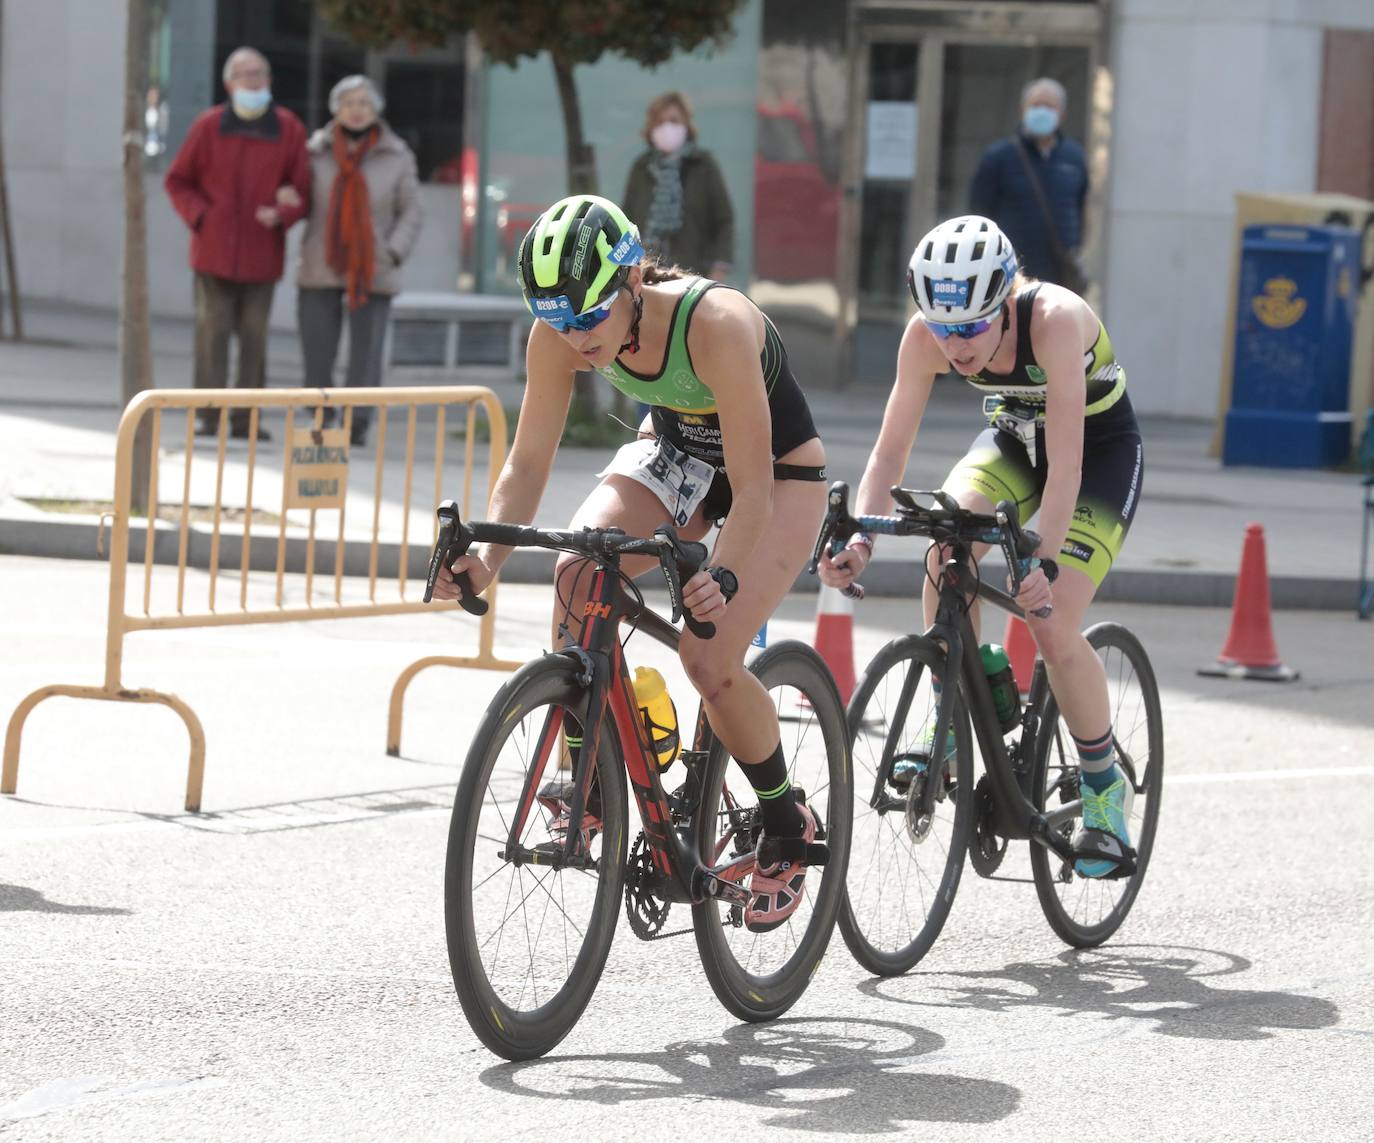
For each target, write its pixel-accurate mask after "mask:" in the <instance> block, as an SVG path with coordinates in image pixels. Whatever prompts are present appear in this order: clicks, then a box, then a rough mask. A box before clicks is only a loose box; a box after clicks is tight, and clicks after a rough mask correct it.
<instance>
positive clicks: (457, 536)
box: [424, 500, 491, 615]
mask: <svg viewBox="0 0 1374 1143" xmlns="http://www.w3.org/2000/svg"><path fill="white" fill-rule="evenodd" d="M435 515H436V516H438V517H439V537H438V539H436V540H435V542H434V554H433V555H432V556H430V559H429V574H428V576H426V578H425V594H424V601H425V602H426V603H430V602H431V601H432V600H433V599H434V585H435V584H436V583H438V581H439V569H440V568H441V567H446V568H448V569H449V570H450V571H451V570H452V569H453V561H454V560H456V559H458V558H459V557H460V556H464V555H466V554H467V550H468V548H470V547H471V546H472V534H471V532H470V531H469V530H468V529H467V528H465V527H463V521H462V519H461V517H460V516H459V513H458V502H457V501H456V500H445V501H443V502H442V503H441V504H440V505H439V507H438V508H437V509H435ZM454 582H456V583H457V584H458V587H459V588H460V589H461V590H462V593H463V594H462V596H461V597H460V598H459V600H458V604H459V606H460V607H462V609H463V610H464V611H466V612H467V613H468V614H469V615H485V614H486V613H487V609H488V608H489V607H490V606H491V605H490V604H489V603H487V601H486V600H485V599H481V598H479V597H478V595H477V593H476V592H474V591H473V590H472V580H471V578H470V577H469V576H468V573H467V572H459V573H458V574H457V575H456V576H454Z"/></svg>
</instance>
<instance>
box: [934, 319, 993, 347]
mask: <svg viewBox="0 0 1374 1143" xmlns="http://www.w3.org/2000/svg"><path fill="white" fill-rule="evenodd" d="M996 320H997V314H993V315H992V316H991V317H985V318H979V319H978V320H977V321H958V322H940V321H931V320H930V319H929V318H927V319H926V328H927V329H928V330H930V332H931V333H933V334H934V335H935V336H936V337H938V338H939V339H940V340H941V341H944V340H945V339H946V338H950V337H961V338H963V339H964V340H965V341H968V340H969V338H971V337H977V336H978V335H979V334H980V333H982V332H984V331H985V330H989V329H991V328H992V326H993V323H994V322H995V321H996Z"/></svg>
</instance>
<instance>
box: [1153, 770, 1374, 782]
mask: <svg viewBox="0 0 1374 1143" xmlns="http://www.w3.org/2000/svg"><path fill="white" fill-rule="evenodd" d="M1368 777H1374V766H1305V767H1295V768H1294V769H1291V770H1223V771H1218V772H1217V773H1214V774H1170V775H1169V777H1168V778H1166V779H1165V782H1166V783H1167V784H1168V785H1170V786H1206V785H1210V784H1212V783H1215V782H1285V781H1293V780H1297V779H1301V778H1368Z"/></svg>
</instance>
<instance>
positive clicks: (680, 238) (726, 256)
mask: <svg viewBox="0 0 1374 1143" xmlns="http://www.w3.org/2000/svg"><path fill="white" fill-rule="evenodd" d="M643 135H644V141H645V142H646V143H647V144H648V148H647V149H646V150H645V151H644V153H643V154H642V155H640V156H639V158H637V159H636V160H635V161H634V165H633V166H632V167H631V168H630V175H629V179H628V180H627V181H626V183H625V196H624V200H623V201H624V207H625V213H626V214H628V215H629V216H630V217H631V218H635V219H638V220H639V222H640V225H641V226H642V227H643V238H644V247H645V249H647V250H652V251H653V252H654V253H656V254H657V255H658V258H659V260H660V261H661V262H663V263H665V264H669V265H677V266H679V267H681V268H682V269H684V270H688V271H690V272H692V273H695V274H701V275H703V276H705V277H707V278H712V279H717V280H719V279H723V278H726V277H728V276H729V274H730V270H731V264H732V263H733V261H734V250H735V213H734V210H733V209H732V208H731V206H730V195H729V192H728V191H727V190H726V189H725V178H724V176H723V175H722V174H721V170H720V164H718V163H717V162H716V160H715V158H714V156H712V154H711V152H710V151H706V150H703V149H702V148H701V147H698V146H697V142H696V140H697V128H696V124H695V123H694V122H693V120H692V105H691V104H690V103H688V102H687V97H686V96H685V95H683V94H682V93H681V92H680V91H667V92H664V93H663V94H662V95H660V96H659V97H658V98H657V99H655V100H654V101H653V102H652V103H650V104H649V108H648V112H647V114H646V115H645V117H644V131H643Z"/></svg>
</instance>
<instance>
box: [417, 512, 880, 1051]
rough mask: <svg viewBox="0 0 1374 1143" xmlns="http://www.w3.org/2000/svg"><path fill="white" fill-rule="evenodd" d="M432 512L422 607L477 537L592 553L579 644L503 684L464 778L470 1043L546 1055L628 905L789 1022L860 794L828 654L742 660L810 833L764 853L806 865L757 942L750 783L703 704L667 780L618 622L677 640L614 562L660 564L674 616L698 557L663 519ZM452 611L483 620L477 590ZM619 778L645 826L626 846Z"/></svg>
mask: <svg viewBox="0 0 1374 1143" xmlns="http://www.w3.org/2000/svg"><path fill="white" fill-rule="evenodd" d="M439 519H440V533H439V537H438V541H437V543H436V545H435V549H434V557H433V559H432V561H431V564H430V573H429V586H428V588H427V590H426V593H425V599H426V601H428V600H429V598H430V596H431V594H432V592H433V590H434V582H435V578H436V576H437V575H438V571H439V568H440V567H441V566H443V565H445V564H447V565H449V566H451V565H452V563H453V561H454V560H455V559H456V558H457V557H458V556H460V555H462V554H463V553H464V552H466V551H467V550H468V548H469V546H470V545H471V544H473V543H491V544H500V545H508V546H511V547H538V548H548V549H552V550H554V551H564V552H575V553H577V554H579V555H582V556H585V557H586V558H587V560H588V563H587V564H586V565H585V566H584V571H583V574H588V575H590V591H589V594H588V597H587V600H586V602H585V604H584V605H583V614H582V615H581V616H579V617H578V618H580V619H581V620H582V623H581V630H580V634H579V637H578V638H577V639H576V640H573V639H572V638H571V637H568V638H567V639H566V645H565V646H564V647H563V648H562V649H561V650H558V651H556V652H551V653H547V654H545V655H543V656H542V657H540V658H538V659H535V660H533V661H532V662H529V663H526V664H525V665H524V666H523V667H521V668H520V669H519V670H517V671H516V672H515V673H514V674H513V675H512V676H511V677H510V679H509V680H508V681H507V682H506V683H505V684H504V685H503V686H502V687H501V689H500V690H499V691H498V692H497V694H496V697H495V698H494V699H493V700H492V702H491V705H490V706H489V707H488V708H487V712H486V715H485V717H484V718H483V719H482V722H481V724H480V725H479V726H478V728H477V731H476V733H475V734H473V736H472V739H471V745H470V746H469V749H468V754H467V761H466V762H465V764H464V766H463V772H462V776H461V778H460V779H459V782H458V790H457V795H456V797H455V799H454V804H453V818H452V821H451V825H450V828H449V839H448V858H447V865H446V869H445V877H444V918H445V924H446V929H447V935H448V952H449V964H450V967H451V968H452V971H453V983H454V986H455V988H456V989H457V992H458V998H459V1000H460V1001H461V1002H462V1005H463V1011H464V1013H465V1015H466V1016H467V1018H468V1022H469V1023H470V1024H471V1025H472V1029H473V1031H474V1032H476V1034H477V1036H478V1038H479V1039H480V1040H481V1041H482V1042H483V1043H484V1044H485V1045H486V1046H487V1047H488V1048H490V1049H491V1050H492V1051H493V1052H495V1053H497V1054H498V1055H501V1056H504V1057H506V1058H507V1059H510V1060H522V1059H530V1058H533V1057H535V1056H541V1055H543V1054H544V1053H546V1052H548V1051H549V1050H550V1049H552V1048H553V1047H554V1046H555V1045H556V1044H557V1043H558V1042H559V1041H560V1040H562V1039H563V1037H564V1036H566V1035H567V1034H568V1032H569V1031H570V1030H571V1029H572V1027H573V1025H574V1024H575V1023H576V1022H577V1019H578V1017H579V1016H581V1014H582V1012H583V1010H584V1009H585V1008H586V1006H587V1003H588V1001H589V1000H590V999H591V996H592V993H593V991H595V989H596V985H597V982H598V981H599V980H600V978H601V973H602V970H603V968H604V967H605V964H606V959H607V956H608V955H609V953H610V948H611V938H612V936H613V935H614V933H615V926H616V921H617V919H618V917H619V914H620V909H621V906H622V901H623V905H624V908H625V911H626V913H627V916H628V920H629V923H630V927H631V929H632V930H633V931H634V933H635V935H636V936H638V937H640V938H641V939H643V940H657V939H661V938H663V937H670V936H676V935H678V934H680V933H688V932H695V934H696V942H697V949H698V951H699V953H700V955H701V960H702V964H703V966H704V968H705V970H706V975H707V978H708V979H709V981H710V983H711V987H712V988H713V989H714V990H715V993H716V996H717V997H718V998H719V999H720V1001H721V1003H722V1004H724V1005H725V1007H726V1008H727V1009H729V1010H730V1011H731V1012H732V1013H734V1014H735V1015H736V1016H737V1017H739V1018H740V1019H742V1020H750V1021H759V1020H771V1019H774V1018H776V1017H778V1016H781V1015H782V1014H783V1013H784V1012H786V1011H787V1010H788V1009H789V1008H790V1007H791V1006H792V1005H793V1004H794V1003H795V1002H796V1001H797V999H798V998H799V997H800V996H801V994H802V993H803V992H804V991H805V989H806V986H807V984H808V983H809V981H810V979H811V976H812V974H813V973H814V972H815V971H816V969H817V967H818V966H819V964H820V960H821V957H822V955H823V954H824V952H825V949H826V945H827V944H828V943H829V940H830V935H831V932H832V930H833V929H834V926H835V921H836V917H837V915H838V913H839V911H840V905H841V901H842V899H843V897H844V869H845V863H846V859H847V857H848V854H849V830H850V814H851V810H852V800H853V794H852V792H851V790H850V771H849V750H848V736H847V733H846V728H845V719H844V704H843V702H842V701H841V699H840V695H839V691H838V690H837V689H836V687H835V682H834V679H833V678H832V677H831V675H830V672H829V670H828V669H827V668H826V666H825V663H824V661H823V660H822V659H821V657H820V656H819V655H817V654H816V652H815V651H814V650H812V649H811V648H810V647H807V646H805V645H804V644H802V643H798V642H795V641H787V642H779V643H775V644H774V645H772V646H770V647H768V648H767V649H766V650H765V651H763V652H762V653H761V654H760V655H759V657H758V658H757V659H755V660H754V662H753V663H752V664H751V666H750V669H751V670H752V671H753V672H754V674H755V675H756V676H757V677H758V678H759V680H760V681H761V682H762V683H763V685H764V687H765V688H766V689H767V690H768V692H769V694H770V696H771V697H772V699H773V703H774V707H775V709H776V710H777V712H778V715H779V720H780V725H781V726H782V730H783V739H782V745H783V749H784V751H785V756H786V758H787V761H788V767H789V777H790V778H791V781H792V785H793V787H794V788H795V789H796V791H797V796H798V797H799V798H801V799H802V800H804V801H805V803H806V804H807V805H808V806H809V807H810V808H811V811H812V813H813V814H814V815H815V818H816V822H817V831H816V840H815V841H814V842H812V843H810V844H809V845H808V844H807V843H805V842H803V841H800V840H797V841H786V840H778V839H768V840H767V841H766V842H765V845H766V846H767V847H770V848H769V852H766V853H765V854H764V857H765V860H768V861H769V862H770V863H771V861H772V859H773V857H774V856H775V855H774V853H773V852H772V849H773V848H774V847H775V848H776V850H777V853H778V854H779V855H781V856H783V857H786V856H788V855H789V853H790V851H791V850H796V851H797V852H795V853H792V854H791V856H793V857H797V858H802V857H804V858H805V859H806V860H807V862H808V863H809V864H810V866H811V869H810V872H809V873H808V875H807V879H806V884H805V891H804V892H805V899H804V900H803V902H802V903H801V905H800V906H799V907H798V909H797V911H796V912H795V913H794V914H793V915H792V916H791V917H790V918H789V919H788V920H787V921H786V922H785V923H784V924H783V925H781V926H780V927H778V928H776V929H774V930H772V931H769V932H762V933H758V932H752V931H750V930H749V929H748V928H746V927H745V925H744V907H745V905H746V904H747V903H748V900H749V895H748V891H747V885H748V882H749V877H750V874H751V873H752V872H753V869H754V864H755V855H756V850H757V849H758V847H759V842H760V835H761V832H762V830H761V823H760V818H759V811H758V804H757V799H756V797H755V795H754V791H753V790H752V789H751V788H750V787H749V785H748V783H747V782H745V781H743V780H742V778H740V777H739V776H738V775H737V774H733V773H731V772H730V766H729V764H730V754H729V752H728V751H727V750H726V749H725V747H724V745H723V744H722V743H721V742H720V741H719V739H717V738H716V737H715V735H714V734H713V733H712V731H711V727H710V725H709V723H708V722H707V719H706V717H705V711H704V708H703V709H702V710H701V711H699V713H698V715H697V718H696V721H695V732H694V737H693V741H692V749H690V750H685V751H683V754H682V760H683V761H682V765H681V766H679V767H676V768H675V770H667V771H664V772H662V773H660V770H659V766H658V762H657V757H656V754H655V750H654V746H653V744H652V743H651V741H650V731H649V729H648V728H647V727H646V726H645V725H644V723H643V721H641V718H640V716H639V712H638V710H637V707H636V703H635V695H634V689H633V685H632V683H631V681H630V675H629V670H628V668H627V666H626V661H625V655H624V642H623V641H622V639H621V631H620V625H621V623H622V622H628V623H629V624H630V625H631V626H632V627H634V628H637V629H638V630H640V631H642V632H644V633H645V634H647V635H649V636H650V637H651V638H653V639H655V640H657V641H658V642H660V643H663V644H664V645H666V646H668V647H672V648H676V647H677V645H678V641H679V638H680V635H679V632H678V630H677V628H675V627H673V626H672V625H671V624H670V623H669V622H668V621H666V620H665V619H663V618H662V617H661V616H659V615H658V614H656V613H655V612H654V611H652V610H650V609H649V608H648V606H647V605H646V604H645V601H644V598H643V596H642V595H641V594H640V592H639V590H638V588H636V586H635V585H634V582H633V581H632V580H630V579H629V578H628V577H627V576H626V575H625V574H624V573H623V572H622V571H621V568H620V561H621V558H622V557H623V556H627V555H648V556H653V557H655V558H656V559H658V561H659V566H660V569H661V571H662V573H663V577H664V580H665V582H666V583H667V586H668V592H669V599H670V601H671V605H672V616H673V620H674V621H676V620H677V619H678V618H679V617H682V615H683V607H682V593H681V584H682V583H683V582H685V581H686V580H687V579H690V578H691V577H692V576H693V575H695V574H696V572H697V571H698V570H699V569H700V568H701V566H702V565H703V564H704V563H705V562H706V554H707V553H706V548H705V546H704V545H702V544H698V543H691V542H685V541H682V540H679V539H678V538H677V535H676V534H675V532H674V531H673V529H672V528H671V527H667V526H665V527H662V528H659V529H658V530H657V531H656V532H655V533H654V535H653V537H652V538H647V539H639V538H635V537H632V536H627V535H625V533H624V532H622V531H620V530H619V529H584V530H582V531H550V530H547V529H543V528H529V527H522V526H519V525H512V524H496V523H485V522H475V523H467V524H465V523H463V522H462V521H461V520H460V519H459V516H458V507H457V505H456V504H455V503H454V502H453V501H451V500H446V501H444V503H443V504H442V505H441V506H440V508H439ZM465 578H466V577H465V576H464V577H460V580H459V583H460V586H466V585H465V584H464V580H465ZM463 606H464V607H465V608H466V609H467V610H468V611H471V612H473V613H475V614H482V613H484V612H485V611H486V609H487V604H486V601H485V600H482V599H480V598H478V597H476V596H474V595H473V594H472V593H471V591H466V592H465V595H464V599H463ZM685 619H686V623H687V626H688V627H689V628H690V629H691V630H692V631H693V632H694V633H695V634H697V635H699V636H700V637H702V638H710V637H711V636H712V635H714V633H715V628H714V624H710V623H699V622H697V621H696V620H694V619H693V618H692V617H691V615H687V616H686V617H685ZM563 629H564V632H565V634H566V633H567V630H568V628H567V623H566V613H565V623H564V625H563ZM627 639H628V636H627ZM690 725H691V724H690V723H684V724H683V727H682V729H681V730H680V733H684V734H685V733H686V730H687V727H689V726H690ZM578 740H580V746H575V747H572V748H570V747H569V745H568V743H569V741H572V742H574V743H576V742H577V741H578ZM627 775H628V777H629V783H630V788H631V789H632V790H633V791H634V796H635V801H636V803H637V804H638V807H639V816H640V822H641V826H642V828H641V831H640V832H639V834H638V836H637V837H636V838H635V839H634V841H633V843H630V842H629V840H628V838H629V835H628V828H627V826H628V823H627V812H626V790H625V780H626V777H627ZM665 783H666V784H665ZM670 786H672V787H673V788H672V789H671V790H670V788H669V787H670ZM573 823H577V824H576V826H575V827H574V825H573ZM799 847H804V848H805V850H806V852H805V853H802V852H801V851H800V849H799ZM673 905H687V906H690V909H691V926H690V927H688V928H680V929H675V930H670V929H669V927H668V919H669V913H670V910H671V908H672V906H673ZM661 999H662V998H661V997H654V998H653V999H652V1001H651V1002H652V1003H654V1004H659V1003H661ZM646 1002H649V1001H646Z"/></svg>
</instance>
